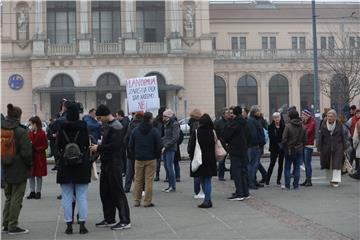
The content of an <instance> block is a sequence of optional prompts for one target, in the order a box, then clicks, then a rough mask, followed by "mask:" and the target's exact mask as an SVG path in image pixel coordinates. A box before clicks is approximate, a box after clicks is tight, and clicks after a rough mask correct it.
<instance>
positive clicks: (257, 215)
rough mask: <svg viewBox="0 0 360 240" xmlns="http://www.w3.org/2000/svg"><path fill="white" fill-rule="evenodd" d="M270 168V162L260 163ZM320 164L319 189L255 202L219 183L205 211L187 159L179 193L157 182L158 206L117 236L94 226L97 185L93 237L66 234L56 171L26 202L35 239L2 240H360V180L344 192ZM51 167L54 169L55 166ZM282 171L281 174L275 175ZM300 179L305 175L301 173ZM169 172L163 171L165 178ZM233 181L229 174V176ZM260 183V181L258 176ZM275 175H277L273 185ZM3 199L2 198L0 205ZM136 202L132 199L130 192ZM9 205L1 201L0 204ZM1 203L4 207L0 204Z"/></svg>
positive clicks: (97, 209)
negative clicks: (235, 197) (38, 193)
mask: <svg viewBox="0 0 360 240" xmlns="http://www.w3.org/2000/svg"><path fill="white" fill-rule="evenodd" d="M262 162H263V164H264V165H265V167H267V165H268V160H267V159H263V160H262ZM318 164H319V162H318V159H315V161H314V164H313V165H314V169H313V174H314V187H311V188H300V190H296V191H295V190H293V191H283V190H281V189H280V187H279V186H277V185H276V184H275V183H273V182H272V183H271V185H270V186H268V187H265V188H263V189H261V190H257V191H252V192H251V194H252V196H253V198H252V199H250V200H247V201H244V202H230V201H227V200H226V198H227V197H228V196H230V195H231V193H232V192H233V190H234V189H233V182H232V181H230V180H227V181H226V182H218V181H217V179H216V178H214V179H213V204H214V207H213V208H212V209H199V208H197V204H200V203H201V200H196V199H194V198H193V193H192V192H193V179H192V178H190V177H188V175H189V172H188V171H189V162H185V161H184V162H182V163H181V168H182V181H181V183H178V185H177V192H176V193H169V194H166V193H162V192H161V189H162V188H163V187H166V183H164V182H156V183H155V184H154V201H153V202H154V203H155V205H156V207H155V208H148V209H147V208H143V207H140V208H134V207H131V219H132V229H129V230H124V231H111V230H109V229H99V228H95V226H94V225H95V223H96V222H98V221H100V220H102V210H101V201H100V197H99V185H98V184H99V183H98V182H92V183H91V184H90V187H89V196H88V199H89V202H88V204H89V219H88V222H87V227H88V229H89V231H90V233H89V234H87V235H79V234H78V233H76V232H77V231H78V226H76V225H74V231H75V234H74V235H72V236H68V235H65V234H64V231H65V223H64V222H63V211H62V207H61V202H60V201H59V200H57V199H56V196H57V195H58V194H59V187H58V186H57V185H56V183H55V176H56V173H54V172H49V176H47V177H46V178H44V183H43V186H44V189H43V192H42V195H43V198H42V199H41V200H27V199H24V204H23V210H22V212H21V217H20V225H21V226H23V227H26V228H29V229H30V234H27V235H22V236H10V235H7V234H2V236H1V237H2V239H39V240H42V239H64V240H68V239H319V240H324V239H327V240H328V239H359V229H360V226H359V222H360V217H359V186H360V185H359V182H358V181H355V180H353V179H350V178H349V177H348V176H343V183H342V184H341V186H340V188H338V189H334V188H331V187H328V184H327V183H326V180H325V178H324V177H323V176H324V172H322V171H321V170H320V169H319V167H318ZM51 167H52V166H49V168H51ZM274 172H275V173H276V172H277V169H275V170H274ZM301 174H302V176H303V175H304V172H303V171H302V173H301ZM163 175H164V174H163V173H162V176H163ZM226 177H227V178H228V173H226ZM259 178H260V176H259ZM275 178H276V177H273V181H275ZM3 199H4V195H3V193H2V200H3ZM128 200H129V203H130V205H131V206H132V205H133V202H132V196H131V194H128ZM2 202H3V201H2ZM2 206H3V204H2Z"/></svg>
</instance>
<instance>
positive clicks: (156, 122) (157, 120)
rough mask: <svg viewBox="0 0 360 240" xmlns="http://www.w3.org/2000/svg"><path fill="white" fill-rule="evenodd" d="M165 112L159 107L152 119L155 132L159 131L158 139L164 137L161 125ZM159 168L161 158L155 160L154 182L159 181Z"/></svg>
mask: <svg viewBox="0 0 360 240" xmlns="http://www.w3.org/2000/svg"><path fill="white" fill-rule="evenodd" d="M165 110H166V108H165V107H160V108H159V110H158V115H157V116H156V118H155V119H154V122H153V124H154V127H156V128H157V130H159V132H160V137H163V136H164V123H163V116H162V115H163V113H164V112H165ZM160 168H161V157H159V158H158V159H156V176H155V178H154V181H155V182H158V181H160ZM166 178H167V177H166Z"/></svg>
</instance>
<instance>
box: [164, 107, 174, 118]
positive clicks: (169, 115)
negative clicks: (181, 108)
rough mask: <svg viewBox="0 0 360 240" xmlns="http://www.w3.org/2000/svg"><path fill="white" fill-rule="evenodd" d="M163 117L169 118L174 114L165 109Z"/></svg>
mask: <svg viewBox="0 0 360 240" xmlns="http://www.w3.org/2000/svg"><path fill="white" fill-rule="evenodd" d="M163 116H164V117H168V118H171V117H172V116H174V112H173V111H172V110H171V109H166V110H165V112H163Z"/></svg>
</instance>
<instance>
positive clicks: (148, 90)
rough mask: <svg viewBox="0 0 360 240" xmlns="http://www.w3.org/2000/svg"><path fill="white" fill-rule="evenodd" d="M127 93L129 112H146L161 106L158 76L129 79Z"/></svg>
mask: <svg viewBox="0 0 360 240" xmlns="http://www.w3.org/2000/svg"><path fill="white" fill-rule="evenodd" d="M126 93H127V100H128V105H129V112H139V111H143V112H145V111H149V110H156V109H159V108H160V99H159V92H158V85H157V79H156V76H150V77H139V78H132V79H128V80H127V81H126Z"/></svg>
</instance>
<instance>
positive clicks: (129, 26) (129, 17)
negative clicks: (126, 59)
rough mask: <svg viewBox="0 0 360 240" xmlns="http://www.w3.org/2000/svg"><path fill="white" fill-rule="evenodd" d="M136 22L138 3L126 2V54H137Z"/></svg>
mask: <svg viewBox="0 0 360 240" xmlns="http://www.w3.org/2000/svg"><path fill="white" fill-rule="evenodd" d="M135 20H136V1H126V2H125V21H126V32H125V36H124V39H125V54H136V53H137V47H136V36H135V32H136V30H135Z"/></svg>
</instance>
